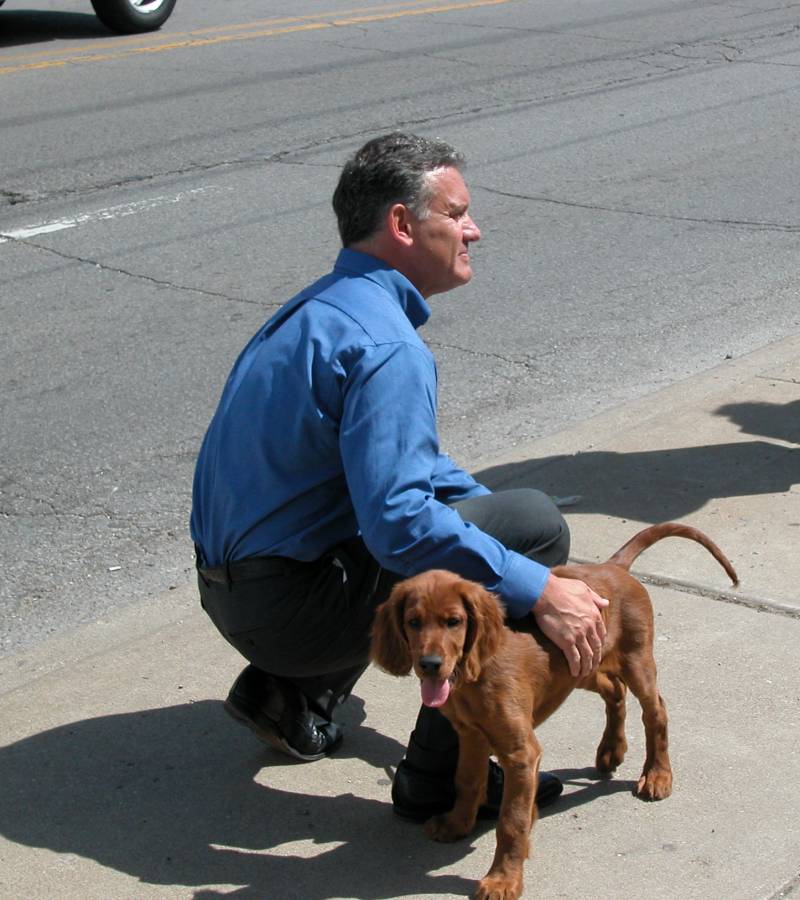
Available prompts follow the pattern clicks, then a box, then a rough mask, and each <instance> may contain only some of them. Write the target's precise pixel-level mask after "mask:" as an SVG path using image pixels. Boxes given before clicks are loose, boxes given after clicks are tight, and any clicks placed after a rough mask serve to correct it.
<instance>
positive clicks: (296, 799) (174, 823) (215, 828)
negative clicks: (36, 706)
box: [0, 698, 630, 900]
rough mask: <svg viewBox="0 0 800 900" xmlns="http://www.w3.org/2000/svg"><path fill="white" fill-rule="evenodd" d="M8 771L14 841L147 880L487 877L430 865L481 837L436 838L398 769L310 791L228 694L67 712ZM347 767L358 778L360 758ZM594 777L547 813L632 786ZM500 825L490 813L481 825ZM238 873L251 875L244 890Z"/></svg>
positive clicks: (293, 888)
mask: <svg viewBox="0 0 800 900" xmlns="http://www.w3.org/2000/svg"><path fill="white" fill-rule="evenodd" d="M354 699H355V698H354ZM356 716H357V717H358V712H357V711H356ZM348 744H349V746H350V753H351V755H352V756H357V757H360V758H362V759H366V760H369V761H373V762H374V763H375V765H376V768H377V770H378V773H379V774H380V769H381V768H382V767H383V766H385V765H387V763H388V764H394V763H396V762H397V761H398V760H399V759H400V757H401V756H402V754H403V749H404V748H403V747H402V746H401V745H400V744H399V743H398V742H397V741H395V740H393V739H392V738H387V737H385V736H382V735H380V734H378V733H377V732H375V731H374V730H373V729H371V728H365V727H355V728H352V727H351V728H348V738H347V741H346V743H345V745H343V748H342V751H343V752H344V751H345V748H346V747H347V746H348ZM345 758H346V757H345ZM275 766H281V770H280V774H281V779H280V780H281V783H282V784H283V785H284V786H285V784H286V777H285V775H286V772H285V768H286V767H287V766H288V767H291V768H294V769H296V771H297V788H296V791H294V790H292V791H288V790H285V789H279V788H276V787H271V786H269V781H270V777H271V772H275V768H274V767H275ZM0 771H1V772H2V783H3V803H2V804H0V833H2V835H3V836H4V837H5V838H7V839H8V840H10V841H13V842H16V843H19V844H22V845H26V846H32V847H42V848H47V849H49V850H51V851H53V852H55V853H63V854H72V855H76V856H79V857H85V858H88V859H91V860H95V861H96V862H98V863H100V864H101V865H103V866H106V867H109V868H111V869H114V870H117V871H119V872H123V873H127V874H128V875H130V876H132V877H134V878H136V879H138V880H140V881H141V882H143V883H145V884H156V885H186V886H193V887H195V888H197V889H198V890H197V891H196V892H195V896H196V897H199V898H211V897H217V896H223V895H224V896H237V897H259V898H265V897H281V898H297V900H323V898H327V897H331V896H353V897H360V898H363V900H378V898H394V897H402V896H407V895H409V894H411V895H425V896H433V895H436V894H447V893H450V894H452V893H455V894H461V895H467V894H469V893H470V892H471V890H472V889H473V888H474V883H473V882H472V881H471V880H470V879H467V878H462V877H460V876H458V875H432V874H429V872H431V871H436V870H439V869H441V868H442V867H444V866H448V865H451V864H454V863H455V864H457V863H458V861H459V860H461V859H463V858H465V857H466V856H467V855H468V854H469V853H470V852H471V848H470V842H469V841H462V842H459V843H457V844H434V843H432V842H430V841H428V840H427V839H426V838H425V837H424V835H423V833H422V828H421V826H419V825H417V824H413V823H407V822H403V821H401V820H399V819H397V818H396V817H394V816H393V815H392V813H391V809H390V806H389V788H388V778H387V779H386V787H385V790H386V799H385V800H374V799H367V798H365V797H363V796H358V795H357V794H354V793H351V792H347V793H335V792H336V791H337V790H338V784H337V780H336V779H335V777H331V778H330V779H329V780H328V782H327V788H328V789H329V790H330V791H331V795H330V796H319V795H309V794H308V793H307V790H305V789H304V784H307V781H308V780H309V779H308V778H307V776H308V775H309V774H310V773H309V772H308V771H307V767H306V766H304V765H303V764H299V763H294V762H292V761H290V760H288V759H287V760H285V761H284V760H283V757H278V756H277V755H276V754H273V753H271V752H270V751H268V750H265V749H263V748H261V747H260V745H258V744H257V743H255V742H254V740H253V738H252V736H251V735H250V734H249V733H248V732H246V731H245V730H244V729H237V728H236V727H235V726H233V723H230V721H229V720H228V718H227V717H226V716H225V715H224V712H223V711H222V705H221V704H220V703H218V702H216V701H201V702H198V703H193V704H186V705H181V706H172V707H167V708H165V709H148V710H143V711H141V712H136V713H128V714H120V715H108V716H100V717H98V718H95V719H87V720H84V721H79V722H74V723H71V724H68V725H63V726H60V727H58V728H54V729H52V730H50V731H46V732H43V733H41V734H37V735H34V736H32V737H29V738H26V739H24V740H21V741H18V742H17V743H15V744H12V745H10V746H7V747H4V748H2V749H0ZM338 771H341V772H342V777H341V785H342V786H344V785H346V784H348V783H349V782H348V777H347V776H348V775H351V774H352V771H353V770H352V767H351V768H349V769H348V768H347V767H346V766H345V765H342V767H341V769H339V770H338ZM561 774H562V775H563V776H564V777H565V778H566V779H567V781H570V780H575V779H583V781H587V779H591V777H592V776H591V774H590V770H575V771H572V770H569V771H565V772H563V773H561ZM257 775H258V781H256V780H255V778H256V776H257ZM316 781H317V782H318V781H319V779H318V778H317V779H316ZM381 783H382V782H381ZM582 788H583V789H582V790H581V791H576V792H574V793H573V794H571V795H570V797H569V798H565V799H564V800H563V801H562V802H561V803H560V804H559V805H558V806H557V807H555V809H551V810H547V811H546V812H547V813H548V814H553V812H558V811H559V810H560V809H565V808H571V807H572V806H574V805H576V804H577V803H581V802H586V801H587V800H590V799H592V798H593V797H596V796H598V795H599V794H603V793H608V792H611V791H617V790H629V789H630V786H629V785H628V784H627V783H626V782H600V783H598V784H592V783H584V784H583V785H582ZM565 804H566V805H565ZM491 827H493V826H492V823H481V828H480V829H479V830H478V831H477V832H476V834H480V833H482V832H485V831H486V830H488V829H490V828H491ZM214 885H219V886H220V890H219V891H217V890H215V889H214V888H213V887H209V886H214ZM226 885H235V886H237V887H236V889H235V891H234V894H231V893H230V888H229V887H228V888H223V886H226Z"/></svg>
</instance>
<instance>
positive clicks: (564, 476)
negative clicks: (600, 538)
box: [476, 404, 800, 522]
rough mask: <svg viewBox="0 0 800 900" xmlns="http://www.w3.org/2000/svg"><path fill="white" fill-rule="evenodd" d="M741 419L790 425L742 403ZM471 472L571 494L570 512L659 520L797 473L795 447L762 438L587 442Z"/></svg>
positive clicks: (493, 483) (787, 483) (495, 482)
mask: <svg viewBox="0 0 800 900" xmlns="http://www.w3.org/2000/svg"><path fill="white" fill-rule="evenodd" d="M752 405H753V404H749V406H752ZM788 405H789V406H795V405H796V404H788ZM743 406H748V404H744V405H743ZM723 409H728V410H730V409H731V408H730V407H723ZM782 409H784V410H785V407H782ZM736 412H737V414H744V413H743V411H742V409H738V410H736ZM759 415H760V414H759ZM783 415H786V416H787V417H788V416H789V415H790V412H789V411H786V412H784V413H783ZM795 415H796V413H795ZM748 416H749V418H748ZM745 419H746V421H748V423H749V424H750V425H752V426H755V425H756V424H757V425H758V427H759V428H764V429H769V430H768V431H764V432H763V433H765V434H776V435H777V434H779V433H781V434H789V433H793V432H794V431H796V426H795V425H794V424H793V423H787V424H785V425H784V423H783V420H782V418H780V419H779V418H775V417H772V416H770V417H769V418H768V420H766V421H765V420H763V419H761V418H758V417H757V418H756V419H754V418H753V417H752V411H748V412H747V414H746V415H745ZM737 421H738V420H737ZM784 439H785V438H784ZM476 478H477V479H478V481H480V482H482V483H483V484H485V485H487V486H488V487H490V488H493V489H495V490H499V489H503V488H513V487H535V488H538V489H539V490H542V491H545V492H546V493H549V494H552V495H554V496H573V495H579V496H580V501H579V502H577V504H576V505H575V506H573V507H570V510H569V511H570V513H571V514H574V515H580V514H581V513H600V514H603V515H608V516H613V517H616V518H620V519H634V520H637V521H640V522H666V521H670V520H672V519H680V518H683V517H684V516H686V515H688V514H690V513H693V512H696V511H697V510H698V509H700V508H701V507H703V506H704V505H705V504H706V503H708V501H710V500H715V499H720V498H723V497H744V496H753V495H757V494H773V493H785V492H787V491H789V490H790V489H791V487H792V485H793V484H796V483H797V482H798V481H800V453H798V451H797V450H796V449H794V448H791V447H782V446H780V445H779V444H771V443H768V442H766V441H752V442H744V443H732V444H714V445H709V446H705V447H679V448H676V449H669V450H646V451H638V452H631V453H616V452H611V451H604V450H598V451H591V450H590V451H587V452H582V453H577V454H575V455H572V456H551V457H544V458H542V459H531V460H527V461H524V462H519V463H510V464H508V465H501V466H493V467H490V468H488V469H484V470H483V471H480V472H477V473H476Z"/></svg>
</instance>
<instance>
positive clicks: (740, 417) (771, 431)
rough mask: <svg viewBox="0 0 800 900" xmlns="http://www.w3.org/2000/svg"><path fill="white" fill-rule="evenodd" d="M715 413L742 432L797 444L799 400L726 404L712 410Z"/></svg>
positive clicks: (799, 428) (799, 429) (798, 441)
mask: <svg viewBox="0 0 800 900" xmlns="http://www.w3.org/2000/svg"><path fill="white" fill-rule="evenodd" d="M798 390H800V386H798ZM716 415H718V416H725V417H726V418H728V419H729V420H730V421H731V422H733V423H734V424H735V425H738V426H739V429H740V430H741V431H743V432H745V433H746V434H759V435H761V436H762V437H768V438H773V439H776V440H779V441H786V442H787V443H790V444H800V400H793V401H792V402H791V403H766V402H763V403H759V402H749V403H727V404H725V406H720V407H719V409H717V410H716Z"/></svg>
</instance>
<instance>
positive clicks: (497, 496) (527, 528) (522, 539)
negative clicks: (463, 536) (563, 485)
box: [455, 488, 570, 567]
mask: <svg viewBox="0 0 800 900" xmlns="http://www.w3.org/2000/svg"><path fill="white" fill-rule="evenodd" d="M455 508H456V509H457V510H458V512H459V515H461V517H462V518H463V519H464V520H465V521H467V522H472V524H473V525H476V526H477V527H478V528H480V529H481V531H485V532H486V533H487V534H490V535H492V537H494V538H496V539H497V540H498V541H500V543H501V544H503V545H504V546H506V547H508V548H509V550H516V552H517V553H522V554H523V555H524V556H527V557H529V558H531V559H535V560H536V561H537V562H540V563H542V564H543V565H545V566H548V567H552V566H557V565H561V564H562V563H565V562H566V561H567V557H568V556H569V547H570V534H569V526H568V525H567V523H566V521H565V520H564V517H563V516H562V515H561V512H560V510H559V509H558V507H557V506H556V504H555V503H554V502H553V500H552V498H551V497H549V496H548V495H547V494H545V493H543V492H542V491H539V490H536V489H535V488H514V489H512V490H507V491H497V492H496V493H493V494H485V495H483V496H481V497H471V498H470V499H468V500H462V501H461V502H460V503H457V504H456V505H455Z"/></svg>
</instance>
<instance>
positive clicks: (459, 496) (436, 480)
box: [431, 453, 491, 504]
mask: <svg viewBox="0 0 800 900" xmlns="http://www.w3.org/2000/svg"><path fill="white" fill-rule="evenodd" d="M431 483H432V484H433V490H434V496H435V497H436V499H437V500H440V501H441V502H442V503H448V504H450V503H457V502H458V501H459V500H466V499H467V498H468V497H480V496H482V495H483V494H491V491H490V490H489V488H487V487H484V485H482V484H479V483H478V482H477V481H475V479H474V478H473V477H472V475H470V474H469V472H465V471H464V470H463V469H462V468H460V467H459V466H457V465H456V464H455V463H454V462H453V460H452V459H450V457H449V456H447V455H446V454H444V453H440V454H439V455H438V457H437V459H436V465H435V467H434V470H433V474H432V475H431Z"/></svg>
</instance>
